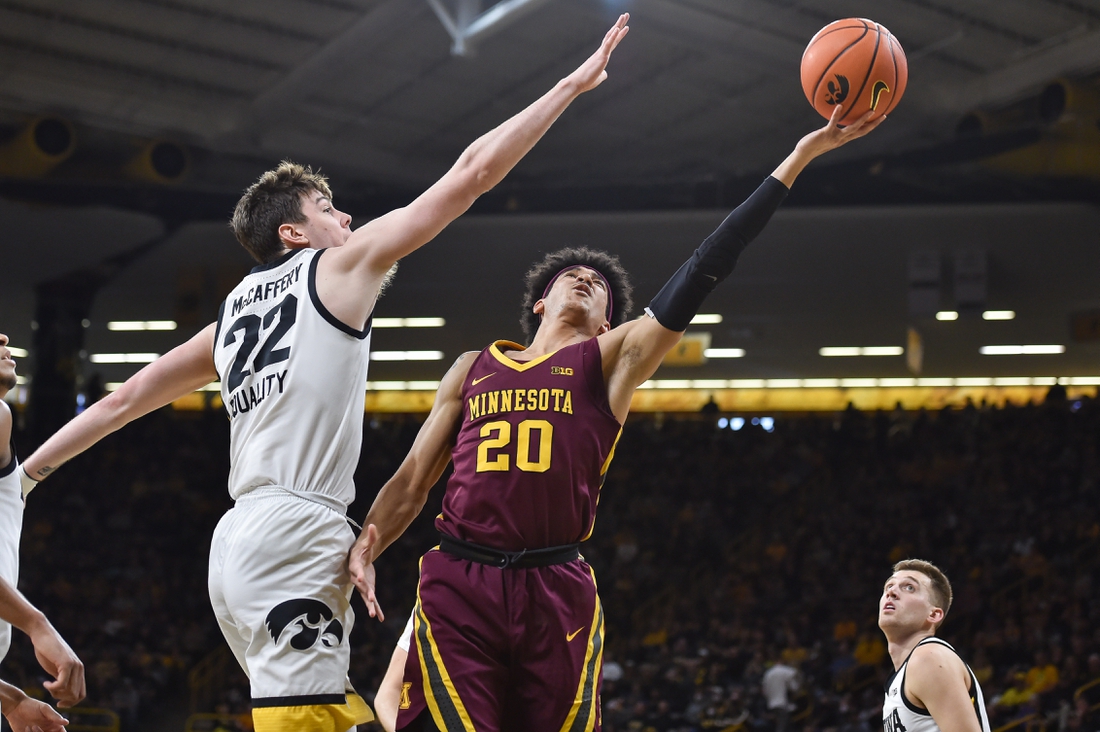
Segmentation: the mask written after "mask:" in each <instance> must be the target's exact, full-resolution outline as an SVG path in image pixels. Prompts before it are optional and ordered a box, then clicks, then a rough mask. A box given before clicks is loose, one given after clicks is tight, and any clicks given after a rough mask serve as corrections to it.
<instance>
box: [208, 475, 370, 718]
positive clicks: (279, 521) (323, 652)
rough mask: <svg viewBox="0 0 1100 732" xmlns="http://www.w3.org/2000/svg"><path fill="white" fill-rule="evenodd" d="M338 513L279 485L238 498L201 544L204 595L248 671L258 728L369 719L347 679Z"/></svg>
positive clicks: (346, 541) (345, 583) (343, 533)
mask: <svg viewBox="0 0 1100 732" xmlns="http://www.w3.org/2000/svg"><path fill="white" fill-rule="evenodd" d="M354 540H355V534H354V532H353V531H352V530H351V527H350V526H348V523H347V521H346V519H345V518H344V516H343V515H342V514H340V513H338V512H337V511H334V510H333V509H331V508H328V507H327V506H324V505H321V504H318V503H314V502H312V501H309V500H306V499H303V498H300V497H298V496H295V495H293V494H290V493H288V492H286V491H284V490H282V489H279V488H261V489H257V490H254V491H252V492H251V493H248V494H246V495H244V496H242V497H241V498H239V499H238V500H237V504H236V506H234V507H233V508H232V509H231V510H229V511H228V512H227V513H226V514H225V516H223V517H222V519H221V521H220V522H219V523H218V527H217V529H215V530H214V537H213V539H212V540H211V544H210V578H209V588H210V603H211V605H213V607H214V614H215V615H216V616H217V619H218V624H219V625H220V626H221V630H222V633H223V634H224V635H225V639H226V641H227V642H228V643H229V647H230V648H231V649H232V650H233V654H234V655H235V656H236V657H237V661H238V662H239V663H240V664H241V668H243V669H244V670H245V673H247V674H248V678H249V681H250V684H251V690H252V708H253V712H252V716H253V721H254V723H255V728H256V730H257V732H269V731H275V730H326V731H331V732H344V731H345V730H348V729H350V728H353V727H354V726H355V725H356V724H362V723H364V722H367V721H370V719H371V718H373V717H372V715H371V713H370V710H369V709H368V708H367V706H366V704H365V703H364V702H363V700H362V699H361V698H359V697H358V695H356V694H355V693H354V690H352V688H351V684H350V683H349V682H348V678H347V673H348V665H349V663H350V659H351V651H350V645H349V636H350V635H351V628H352V625H353V623H354V622H355V615H354V613H353V612H352V609H351V604H350V602H349V600H350V598H351V592H352V589H353V585H352V584H351V578H350V577H349V575H348V572H347V556H348V550H349V549H350V548H351V545H352V543H353V542H354Z"/></svg>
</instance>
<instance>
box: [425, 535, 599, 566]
mask: <svg viewBox="0 0 1100 732" xmlns="http://www.w3.org/2000/svg"><path fill="white" fill-rule="evenodd" d="M439 548H440V550H441V551H445V552H447V553H448V554H453V555H454V556H456V557H459V558H461V559H468V560H470V561H471V562H477V563H478V564H488V565H490V566H493V567H500V568H501V569H507V568H508V567H512V568H515V569H527V568H529V567H549V566H551V565H553V564H566V563H567V562H572V561H573V560H574V559H579V558H580V556H581V545H580V544H566V545H565V546H550V547H546V548H545V549H524V550H523V551H519V552H506V551H501V550H500V549H492V548H490V547H487V546H481V545H480V544H474V543H473V542H469V541H463V540H462V539H456V538H455V537H453V536H448V535H447V534H440V535H439Z"/></svg>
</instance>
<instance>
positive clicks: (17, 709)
mask: <svg viewBox="0 0 1100 732" xmlns="http://www.w3.org/2000/svg"><path fill="white" fill-rule="evenodd" d="M0 712H2V713H3V714H4V716H5V717H7V718H8V724H10V725H11V728H12V730H13V732H36V731H39V730H40V731H41V732H61V730H64V729H65V725H67V724H68V723H69V720H67V719H65V718H64V717H62V716H61V715H60V714H58V713H57V712H56V711H54V710H53V708H52V707H51V706H50V705H49V704H43V703H42V702H40V701H38V700H37V699H31V698H30V697H29V696H27V695H26V694H24V693H23V692H22V691H21V690H19V689H17V688H16V687H14V686H12V685H11V684H9V683H7V682H4V681H0Z"/></svg>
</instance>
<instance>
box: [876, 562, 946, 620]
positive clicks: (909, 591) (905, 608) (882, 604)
mask: <svg viewBox="0 0 1100 732" xmlns="http://www.w3.org/2000/svg"><path fill="white" fill-rule="evenodd" d="M941 617H942V611H941V610H940V609H939V608H937V607H936V605H935V603H934V602H932V593H931V580H929V579H928V577H926V576H925V575H924V574H922V573H920V572H913V571H910V570H903V571H901V572H897V573H895V574H894V575H893V576H892V577H890V579H888V580H886V585H885V586H884V587H883V588H882V597H881V598H879V602H878V626H879V627H880V628H882V629H883V630H888V629H893V630H898V631H901V632H906V631H910V632H912V631H916V630H919V629H921V628H922V627H924V625H925V623H930V624H934V623H935V622H938V621H939V619H940V618H941Z"/></svg>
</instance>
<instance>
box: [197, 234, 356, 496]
mask: <svg viewBox="0 0 1100 732" xmlns="http://www.w3.org/2000/svg"><path fill="white" fill-rule="evenodd" d="M324 251H325V250H323V249H322V250H316V249H305V250H298V251H296V252H290V253H288V254H286V255H285V256H283V257H281V258H280V259H278V260H276V261H274V262H270V263H268V264H265V265H261V266H259V267H256V268H255V269H253V270H252V272H251V273H250V274H249V275H248V276H247V277H245V278H244V279H243V280H241V283H240V284H239V285H237V287H236V288H234V290H233V292H231V293H230V294H229V297H227V298H226V300H225V302H224V303H223V304H222V309H221V312H220V313H219V314H218V326H217V331H216V333H215V336H214V365H215V366H216V367H217V370H218V376H219V377H220V378H221V394H222V401H223V402H224V403H225V409H226V412H227V413H228V414H229V421H230V436H231V439H230V465H231V467H230V471H229V494H230V495H231V496H232V497H233V498H234V499H237V498H240V497H241V496H242V495H244V494H245V493H248V492H249V491H250V490H252V489H254V488H257V487H260V486H276V487H280V488H284V489H286V490H290V491H293V492H295V493H300V494H308V495H309V496H312V497H314V498H317V499H319V500H321V501H322V502H325V503H329V504H331V503H333V502H337V503H339V504H342V505H343V507H344V508H345V509H346V508H347V506H348V504H349V503H351V502H352V500H354V499H355V485H354V483H353V482H352V475H353V473H354V472H355V466H356V464H357V463H358V462H359V450H360V447H361V445H362V442H363V398H364V394H365V392H366V386H367V362H368V358H369V355H370V321H369V320H368V321H367V327H366V328H365V329H364V330H362V331H358V330H356V329H354V328H351V327H349V326H347V325H345V324H344V323H342V322H340V321H339V320H337V319H336V317H335V316H333V315H332V314H331V313H330V312H329V311H328V310H326V309H325V306H324V305H322V304H321V300H320V298H318V296H317V287H316V282H317V262H318V261H320V259H321V256H322V255H323V254H324Z"/></svg>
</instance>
